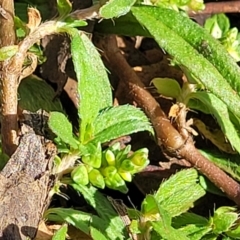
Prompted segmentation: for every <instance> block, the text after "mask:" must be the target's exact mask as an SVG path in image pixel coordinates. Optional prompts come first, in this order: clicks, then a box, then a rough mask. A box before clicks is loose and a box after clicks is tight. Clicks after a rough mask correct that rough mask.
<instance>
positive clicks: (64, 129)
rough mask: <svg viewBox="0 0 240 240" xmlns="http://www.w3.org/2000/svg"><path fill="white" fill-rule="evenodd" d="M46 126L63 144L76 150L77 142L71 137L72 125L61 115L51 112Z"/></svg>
mask: <svg viewBox="0 0 240 240" xmlns="http://www.w3.org/2000/svg"><path fill="white" fill-rule="evenodd" d="M48 126H49V128H50V129H51V130H52V131H53V132H54V133H55V134H56V135H57V136H58V137H59V138H60V139H61V140H62V141H63V142H65V143H67V144H69V145H70V146H71V147H72V148H73V149H77V148H78V142H77V140H76V139H75V138H74V137H73V133H72V125H71V123H70V122H69V121H68V119H67V117H66V116H65V115H64V114H63V113H60V112H51V113H50V116H49V120H48Z"/></svg>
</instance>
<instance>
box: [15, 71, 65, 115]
mask: <svg viewBox="0 0 240 240" xmlns="http://www.w3.org/2000/svg"><path fill="white" fill-rule="evenodd" d="M18 94H19V97H18V105H19V107H20V109H24V110H28V111H30V112H37V111H38V110H39V109H42V110H45V111H47V112H50V111H59V112H63V108H62V104H61V102H60V100H59V99H58V98H56V99H54V96H55V95H56V93H55V92H54V90H53V88H52V87H51V86H50V85H49V84H47V83H46V81H44V80H43V79H41V78H39V77H37V76H36V75H30V76H28V77H26V78H24V79H22V80H21V83H20V85H19V87H18Z"/></svg>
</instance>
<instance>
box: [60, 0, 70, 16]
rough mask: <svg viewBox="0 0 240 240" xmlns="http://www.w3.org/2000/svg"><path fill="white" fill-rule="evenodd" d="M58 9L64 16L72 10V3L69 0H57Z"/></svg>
mask: <svg viewBox="0 0 240 240" xmlns="http://www.w3.org/2000/svg"><path fill="white" fill-rule="evenodd" d="M57 10H58V13H59V16H60V17H61V18H64V17H65V16H66V15H68V14H69V13H70V12H71V11H72V4H71V3H70V1H69V0H57Z"/></svg>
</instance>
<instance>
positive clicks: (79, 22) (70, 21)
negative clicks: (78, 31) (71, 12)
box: [65, 18, 87, 28]
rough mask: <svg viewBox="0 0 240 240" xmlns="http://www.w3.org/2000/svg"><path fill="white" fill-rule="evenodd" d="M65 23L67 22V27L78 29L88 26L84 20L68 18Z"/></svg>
mask: <svg viewBox="0 0 240 240" xmlns="http://www.w3.org/2000/svg"><path fill="white" fill-rule="evenodd" d="M65 22H66V27H72V28H76V27H85V26H87V22H85V21H83V20H75V19H72V18H67V19H65Z"/></svg>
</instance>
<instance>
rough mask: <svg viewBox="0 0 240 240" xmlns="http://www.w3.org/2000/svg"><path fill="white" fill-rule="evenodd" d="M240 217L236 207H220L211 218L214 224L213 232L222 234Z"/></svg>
mask: <svg viewBox="0 0 240 240" xmlns="http://www.w3.org/2000/svg"><path fill="white" fill-rule="evenodd" d="M237 219H238V213H237V211H236V208H233V207H220V208H218V209H217V210H216V211H215V212H214V215H213V217H212V218H211V220H210V221H211V223H212V224H213V225H214V228H213V232H214V233H215V234H221V233H223V232H226V231H229V230H230V229H231V228H232V227H233V226H234V225H235V222H236V221H237Z"/></svg>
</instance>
